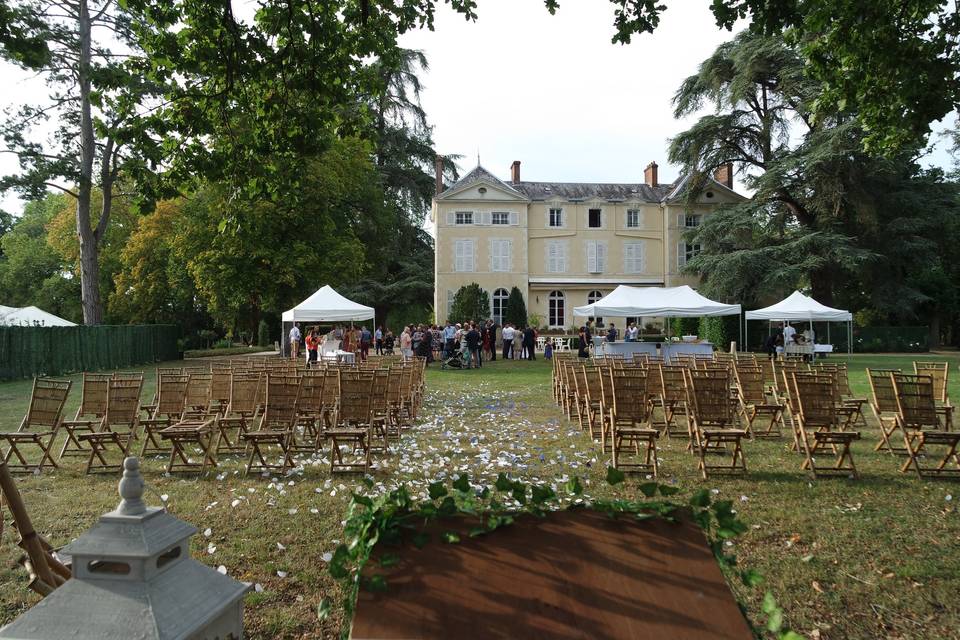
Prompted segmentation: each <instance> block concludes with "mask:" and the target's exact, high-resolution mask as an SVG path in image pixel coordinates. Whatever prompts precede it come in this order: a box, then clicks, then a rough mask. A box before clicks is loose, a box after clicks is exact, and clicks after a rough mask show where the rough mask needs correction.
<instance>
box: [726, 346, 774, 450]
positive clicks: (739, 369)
mask: <svg viewBox="0 0 960 640" xmlns="http://www.w3.org/2000/svg"><path fill="white" fill-rule="evenodd" d="M734 376H735V378H734V379H735V380H736V382H737V400H738V402H739V405H740V407H739V409H740V415H741V416H743V419H744V420H745V421H746V429H747V432H749V433H750V434H751V435H752V436H754V437H757V438H779V437H780V436H781V435H782V434H781V431H780V428H781V427H784V428H785V427H786V424H785V423H784V421H783V405H781V404H780V402H779V401H778V400H777V398H776V397H775V396H774V397H773V399H772V400H771V399H768V398H767V394H766V391H765V390H764V386H763V371H762V369H760V367H759V366H754V367H748V366H746V365H740V364H738V365H737V366H736V367H734ZM761 416H763V418H764V421H765V423H766V428H765V429H757V428H754V422H755V421H756V420H757V418H759V417H761Z"/></svg>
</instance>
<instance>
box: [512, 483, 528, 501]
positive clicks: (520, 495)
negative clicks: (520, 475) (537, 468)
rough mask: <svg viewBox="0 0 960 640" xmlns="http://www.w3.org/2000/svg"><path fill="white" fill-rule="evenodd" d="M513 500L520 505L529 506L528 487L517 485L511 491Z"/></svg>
mask: <svg viewBox="0 0 960 640" xmlns="http://www.w3.org/2000/svg"><path fill="white" fill-rule="evenodd" d="M511 495H512V496H513V499H514V500H516V501H517V502H519V503H520V504H527V487H526V485H523V484H521V483H519V482H518V483H517V484H516V485H514V487H513V491H511Z"/></svg>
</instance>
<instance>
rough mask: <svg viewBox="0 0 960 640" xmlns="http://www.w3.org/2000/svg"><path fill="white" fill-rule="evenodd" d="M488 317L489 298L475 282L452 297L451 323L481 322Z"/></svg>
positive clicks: (461, 288)
mask: <svg viewBox="0 0 960 640" xmlns="http://www.w3.org/2000/svg"><path fill="white" fill-rule="evenodd" d="M524 315H526V314H524ZM489 316H490V296H488V295H487V292H486V291H484V290H483V289H481V288H480V285H479V284H477V283H476V282H472V283H470V284H468V285H466V286H465V287H460V289H459V290H457V293H456V295H454V296H453V308H452V309H451V310H450V317H449V318H447V319H448V320H450V321H451V322H468V321H470V320H476V321H477V322H482V321H484V320H486V319H487V318H488V317H489Z"/></svg>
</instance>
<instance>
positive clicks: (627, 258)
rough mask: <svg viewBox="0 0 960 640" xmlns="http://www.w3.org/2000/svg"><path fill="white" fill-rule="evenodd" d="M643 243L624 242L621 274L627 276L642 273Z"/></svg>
mask: <svg viewBox="0 0 960 640" xmlns="http://www.w3.org/2000/svg"><path fill="white" fill-rule="evenodd" d="M644 266H645V265H644V260H643V243H642V242H624V243H623V272H624V273H629V274H636V273H643V271H644Z"/></svg>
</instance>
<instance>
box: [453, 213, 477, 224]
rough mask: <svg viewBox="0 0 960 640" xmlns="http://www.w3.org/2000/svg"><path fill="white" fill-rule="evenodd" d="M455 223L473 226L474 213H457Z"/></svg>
mask: <svg viewBox="0 0 960 640" xmlns="http://www.w3.org/2000/svg"><path fill="white" fill-rule="evenodd" d="M454 222H456V223H457V224H473V211H457V216H456V218H454Z"/></svg>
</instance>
